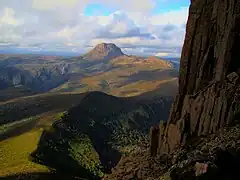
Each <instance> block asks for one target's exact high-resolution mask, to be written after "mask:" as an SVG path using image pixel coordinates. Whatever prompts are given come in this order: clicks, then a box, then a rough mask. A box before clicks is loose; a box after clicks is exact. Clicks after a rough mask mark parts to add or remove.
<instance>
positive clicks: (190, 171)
mask: <svg viewBox="0 0 240 180" xmlns="http://www.w3.org/2000/svg"><path fill="white" fill-rule="evenodd" d="M239 4H240V1H239V0H236V1H231V2H230V1H221V0H210V1H202V0H195V1H194V0H193V1H191V6H190V9H189V17H188V22H187V30H186V36H185V41H184V45H183V49H182V56H181V62H180V76H179V88H178V92H177V95H176V97H175V100H174V103H173V105H172V109H171V113H170V116H169V119H168V121H167V122H166V123H164V122H160V124H159V125H156V126H152V127H151V129H150V141H149V149H147V148H146V149H145V151H139V152H137V153H133V154H131V155H129V156H126V157H123V158H122V159H121V160H120V162H119V164H118V165H117V166H116V167H115V168H114V169H112V174H111V175H107V176H106V177H105V178H104V180H112V179H124V180H130V179H160V180H211V179H219V180H236V179H240V175H239V163H240V143H239V142H240V141H239V140H240V71H239V69H240V63H239V62H240V61H239V57H240V53H239V50H238V46H239V44H240V34H239V32H240V26H239V22H240V21H239V20H240V11H239ZM219 17H222V18H219ZM223 17H224V18H223ZM219 27H221V28H219Z"/></svg>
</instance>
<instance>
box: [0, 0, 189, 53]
mask: <svg viewBox="0 0 240 180" xmlns="http://www.w3.org/2000/svg"><path fill="white" fill-rule="evenodd" d="M189 4H190V0H0V51H1V50H2V51H3V50H12V51H18V52H21V51H22V52H39V54H40V53H41V52H69V53H71V52H72V53H75V54H83V53H86V52H87V51H89V49H91V48H92V47H94V46H95V45H97V44H99V43H103V42H105V43H115V44H116V45H117V46H119V47H120V48H122V50H123V52H124V53H126V54H129V55H131V54H133V55H144V56H149V55H155V56H160V57H164V56H167V57H179V56H180V53H181V48H182V45H183V40H184V37H185V27H186V22H187V16H188V8H189Z"/></svg>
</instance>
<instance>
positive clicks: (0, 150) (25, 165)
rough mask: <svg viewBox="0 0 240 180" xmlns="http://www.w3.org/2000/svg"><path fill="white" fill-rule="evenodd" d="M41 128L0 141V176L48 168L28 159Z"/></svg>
mask: <svg viewBox="0 0 240 180" xmlns="http://www.w3.org/2000/svg"><path fill="white" fill-rule="evenodd" d="M41 133H42V129H34V130H32V131H30V132H27V133H24V134H22V135H20V136H17V137H13V138H9V139H7V140H4V141H2V142H0V154H1V156H0V164H1V167H0V177H1V176H2V177H3V176H7V175H13V174H19V173H31V172H47V171H48V168H47V167H44V166H41V165H38V164H35V163H33V162H31V161H30V160H29V155H30V153H31V152H33V151H34V150H35V149H36V148H37V143H38V140H39V138H40V136H41Z"/></svg>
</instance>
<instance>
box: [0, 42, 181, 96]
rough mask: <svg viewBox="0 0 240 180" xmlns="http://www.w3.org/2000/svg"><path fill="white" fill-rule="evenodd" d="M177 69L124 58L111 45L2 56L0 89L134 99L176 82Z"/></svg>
mask: <svg viewBox="0 0 240 180" xmlns="http://www.w3.org/2000/svg"><path fill="white" fill-rule="evenodd" d="M177 68H178V65H177V63H175V62H173V60H171V61H167V60H162V59H160V58H157V57H145V58H144V57H137V56H129V55H125V54H124V53H123V52H122V51H121V49H120V48H119V47H117V46H116V45H115V44H111V43H109V44H107V43H102V44H98V45H97V46H96V47H94V48H93V49H92V50H90V51H89V52H88V53H86V54H85V55H83V56H77V57H63V56H60V57H59V56H46V55H38V56H36V55H19V54H18V55H8V54H3V55H0V69H1V71H0V90H1V89H2V90H4V89H6V88H7V87H15V88H17V87H21V89H22V88H24V89H27V91H31V93H44V92H48V91H51V92H71V93H82V92H86V91H98V90H99V91H103V92H106V93H108V94H112V95H117V96H133V95H139V94H141V93H144V92H147V91H149V90H150V91H151V90H154V89H156V88H159V87H160V86H161V87H162V86H164V85H168V84H169V83H170V84H172V83H177V81H176V79H177V76H178V72H177ZM11 90H12V89H11ZM4 92H6V91H4ZM15 92H16V90H15ZM24 92H25V91H24ZM19 95H21V93H20V94H19ZM3 97H4V94H3V96H2V98H3ZM14 97H16V96H14ZM3 99H6V98H3ZM0 100H1V97H0Z"/></svg>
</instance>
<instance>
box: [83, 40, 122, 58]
mask: <svg viewBox="0 0 240 180" xmlns="http://www.w3.org/2000/svg"><path fill="white" fill-rule="evenodd" d="M122 55H124V53H123V52H122V50H121V49H120V48H119V47H117V46H116V45H115V44H113V43H101V44H97V45H96V46H95V47H94V48H93V49H92V50H90V51H89V52H88V53H87V54H85V55H84V59H86V60H110V59H113V58H115V57H118V56H122Z"/></svg>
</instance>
